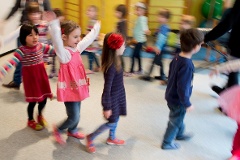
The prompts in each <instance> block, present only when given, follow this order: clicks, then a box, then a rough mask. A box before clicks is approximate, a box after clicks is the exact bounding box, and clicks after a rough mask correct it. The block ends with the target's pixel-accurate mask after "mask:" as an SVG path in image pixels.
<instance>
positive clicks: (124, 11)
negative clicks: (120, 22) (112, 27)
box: [116, 4, 127, 18]
mask: <svg viewBox="0 0 240 160" xmlns="http://www.w3.org/2000/svg"><path fill="white" fill-rule="evenodd" d="M116 11H118V12H121V13H122V17H121V18H125V17H126V16H127V7H126V6H125V5H124V4H120V5H118V6H117V7H116Z"/></svg>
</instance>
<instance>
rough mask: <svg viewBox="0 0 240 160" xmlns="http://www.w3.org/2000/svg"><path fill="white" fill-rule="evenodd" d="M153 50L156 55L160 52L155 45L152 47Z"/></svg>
mask: <svg viewBox="0 0 240 160" xmlns="http://www.w3.org/2000/svg"><path fill="white" fill-rule="evenodd" d="M154 51H155V53H156V55H159V54H161V50H160V49H158V48H157V47H154Z"/></svg>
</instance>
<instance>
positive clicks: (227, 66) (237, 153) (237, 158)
mask: <svg viewBox="0 0 240 160" xmlns="http://www.w3.org/2000/svg"><path fill="white" fill-rule="evenodd" d="M239 70H240V60H234V61H229V62H227V63H224V64H222V65H220V66H218V67H217V68H216V69H215V70H214V71H212V72H211V73H210V76H212V75H214V74H218V73H223V72H224V73H225V72H228V73H230V72H237V71H239ZM239 89H240V88H239V86H234V87H231V88H229V89H228V90H226V91H223V92H222V93H221V94H220V97H219V102H220V106H221V108H222V110H223V112H225V113H226V114H227V115H228V116H230V117H231V118H233V119H234V120H236V122H237V126H238V127H237V131H236V134H235V136H234V140H233V146H232V158H231V159H230V160H240V118H239V112H240V107H239V105H240V104H239V96H238V95H239ZM233 95H235V96H233Z"/></svg>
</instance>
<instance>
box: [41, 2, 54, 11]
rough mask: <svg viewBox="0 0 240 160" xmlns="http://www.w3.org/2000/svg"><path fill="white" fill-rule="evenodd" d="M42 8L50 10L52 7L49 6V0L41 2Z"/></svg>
mask: <svg viewBox="0 0 240 160" xmlns="http://www.w3.org/2000/svg"><path fill="white" fill-rule="evenodd" d="M43 8H44V11H51V10H52V8H51V3H50V1H49V0H45V1H44V2H43Z"/></svg>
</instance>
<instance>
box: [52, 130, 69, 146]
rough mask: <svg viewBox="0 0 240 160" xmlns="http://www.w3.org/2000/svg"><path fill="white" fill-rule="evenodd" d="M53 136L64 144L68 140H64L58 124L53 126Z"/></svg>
mask: <svg viewBox="0 0 240 160" xmlns="http://www.w3.org/2000/svg"><path fill="white" fill-rule="evenodd" d="M53 136H54V138H55V140H56V142H57V143H59V144H61V145H64V144H65V143H66V142H65V141H64V140H63V138H62V136H61V134H60V133H59V131H58V129H57V127H56V126H53Z"/></svg>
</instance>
